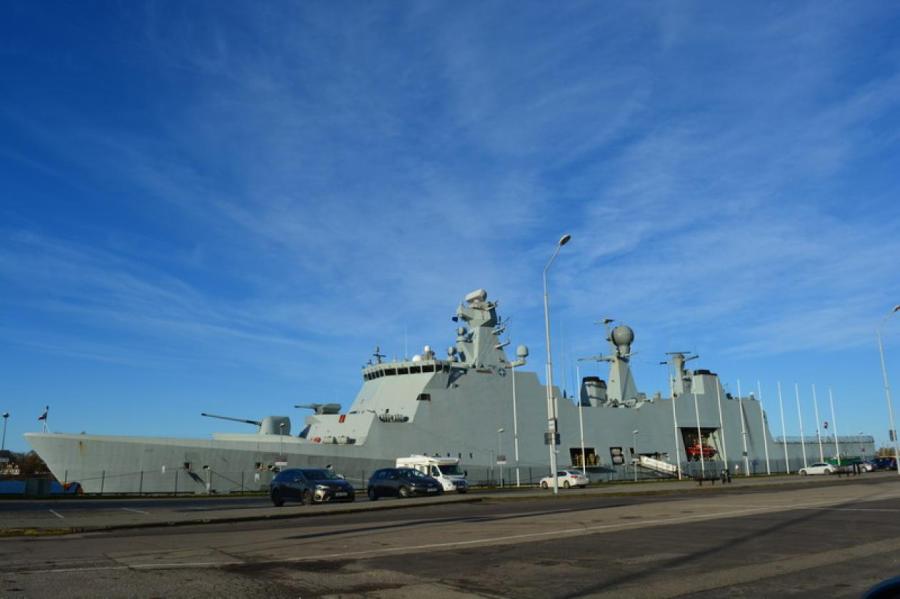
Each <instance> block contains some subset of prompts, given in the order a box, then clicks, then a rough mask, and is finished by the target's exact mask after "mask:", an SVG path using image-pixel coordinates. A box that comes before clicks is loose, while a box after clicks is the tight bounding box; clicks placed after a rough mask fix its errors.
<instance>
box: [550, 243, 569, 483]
mask: <svg viewBox="0 0 900 599" xmlns="http://www.w3.org/2000/svg"><path fill="white" fill-rule="evenodd" d="M570 239H572V236H571V235H569V234H568V233H567V234H565V235H563V236H562V237H560V238H559V241H558V242H556V249H554V250H553V255H552V256H551V257H550V261H549V262H547V266H545V267H544V277H543V278H544V331H545V332H546V343H547V433H546V435H545V442H546V443H547V446H548V447H549V448H550V478H551V479H552V480H553V494H554V495H559V481H558V480H557V477H556V431H557V422H556V406H555V405H554V403H553V358H552V357H551V355H550V293H549V291H548V290H547V271H548V270H550V265H551V264H553V261H554V260H556V256H558V255H559V250H561V249H562V246H564V245H566V244H567V243H569V240H570Z"/></svg>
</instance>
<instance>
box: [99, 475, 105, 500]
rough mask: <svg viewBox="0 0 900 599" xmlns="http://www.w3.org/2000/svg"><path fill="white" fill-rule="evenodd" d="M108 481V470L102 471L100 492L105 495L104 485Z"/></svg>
mask: <svg viewBox="0 0 900 599" xmlns="http://www.w3.org/2000/svg"><path fill="white" fill-rule="evenodd" d="M105 483H106V470H104V471H103V472H101V473H100V494H101V495H103V485H104V484H105Z"/></svg>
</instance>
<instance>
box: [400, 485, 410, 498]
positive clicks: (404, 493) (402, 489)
mask: <svg viewBox="0 0 900 599" xmlns="http://www.w3.org/2000/svg"><path fill="white" fill-rule="evenodd" d="M400 497H403V498H406V497H409V488H408V487H400Z"/></svg>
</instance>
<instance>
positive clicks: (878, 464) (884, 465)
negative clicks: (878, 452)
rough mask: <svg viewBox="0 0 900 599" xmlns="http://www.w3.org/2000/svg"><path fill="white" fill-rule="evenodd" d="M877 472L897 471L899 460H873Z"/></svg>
mask: <svg viewBox="0 0 900 599" xmlns="http://www.w3.org/2000/svg"><path fill="white" fill-rule="evenodd" d="M872 462H873V464H874V466H875V470H896V469H897V460H895V459H894V458H892V457H881V458H875V459H874V460H872Z"/></svg>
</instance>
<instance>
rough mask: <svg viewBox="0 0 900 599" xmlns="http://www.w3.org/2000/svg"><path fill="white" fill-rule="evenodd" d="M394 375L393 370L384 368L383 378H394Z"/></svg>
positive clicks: (394, 371) (395, 372)
mask: <svg viewBox="0 0 900 599" xmlns="http://www.w3.org/2000/svg"><path fill="white" fill-rule="evenodd" d="M395 374H397V371H396V370H395V369H393V368H385V370H384V376H394V375H395Z"/></svg>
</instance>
